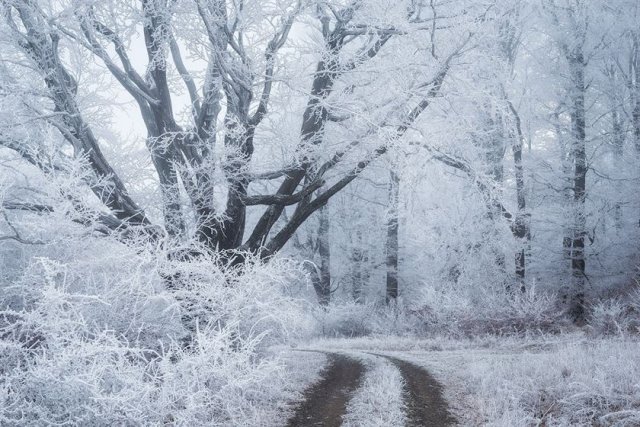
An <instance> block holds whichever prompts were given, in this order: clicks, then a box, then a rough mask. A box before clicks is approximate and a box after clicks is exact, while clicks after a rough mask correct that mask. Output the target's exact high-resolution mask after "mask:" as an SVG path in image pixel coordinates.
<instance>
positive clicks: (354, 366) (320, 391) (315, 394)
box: [287, 353, 365, 427]
mask: <svg viewBox="0 0 640 427" xmlns="http://www.w3.org/2000/svg"><path fill="white" fill-rule="evenodd" d="M325 354H326V355H327V358H328V359H329V363H328V365H327V367H326V368H325V369H324V371H323V373H322V377H321V379H320V381H318V382H316V383H315V384H313V385H312V386H311V387H309V388H308V389H307V390H306V391H305V392H304V400H303V401H302V403H301V404H300V406H298V408H297V409H296V411H295V412H294V414H293V416H292V417H291V418H290V419H289V421H288V422H287V426H288V427H302V426H326V427H339V426H340V425H342V417H343V415H344V414H345V412H346V409H347V404H348V403H349V400H350V399H351V395H352V394H353V392H354V391H355V390H356V389H357V388H358V387H359V386H360V384H361V382H362V377H363V374H364V372H365V367H364V365H363V364H362V363H361V362H359V361H358V360H356V359H352V358H350V357H347V356H344V355H342V354H338V353H325Z"/></svg>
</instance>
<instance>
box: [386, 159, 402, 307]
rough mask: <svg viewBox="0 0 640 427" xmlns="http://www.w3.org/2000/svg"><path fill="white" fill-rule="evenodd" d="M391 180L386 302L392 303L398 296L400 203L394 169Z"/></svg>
mask: <svg viewBox="0 0 640 427" xmlns="http://www.w3.org/2000/svg"><path fill="white" fill-rule="evenodd" d="M389 175H390V180H389V214H388V215H389V218H388V219H387V244H386V250H387V256H386V259H387V261H386V264H387V291H386V302H387V304H390V303H392V302H395V301H396V300H397V298H398V204H399V198H400V177H399V176H398V175H397V174H396V173H395V172H393V171H391V172H390V174H389Z"/></svg>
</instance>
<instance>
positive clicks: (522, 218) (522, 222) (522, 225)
mask: <svg viewBox="0 0 640 427" xmlns="http://www.w3.org/2000/svg"><path fill="white" fill-rule="evenodd" d="M507 103H508V105H509V109H510V110H511V114H512V115H513V117H514V119H515V124H516V135H515V138H513V139H512V140H513V142H512V145H511V152H512V153H513V164H514V169H515V175H516V199H517V205H518V211H517V213H516V216H515V220H514V224H513V235H514V237H515V238H516V240H517V243H518V248H517V249H516V254H515V269H516V270H515V271H516V280H517V281H518V285H519V288H520V291H521V292H524V291H526V284H525V279H526V268H527V260H526V256H527V249H528V247H529V243H530V240H531V231H530V228H529V216H528V214H527V202H526V199H525V185H524V167H523V165H522V145H523V142H524V136H523V134H522V121H521V120H520V114H518V111H517V110H516V109H515V107H514V106H513V104H512V103H511V101H509V100H507Z"/></svg>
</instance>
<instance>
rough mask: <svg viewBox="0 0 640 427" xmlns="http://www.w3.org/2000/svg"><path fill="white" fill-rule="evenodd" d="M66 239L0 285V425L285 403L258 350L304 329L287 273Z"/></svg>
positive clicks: (245, 418) (294, 275)
mask: <svg viewBox="0 0 640 427" xmlns="http://www.w3.org/2000/svg"><path fill="white" fill-rule="evenodd" d="M70 228H71V229H73V227H70ZM71 234H72V235H66V239H61V240H59V241H58V244H57V245H56V247H55V250H54V248H52V247H41V248H36V249H33V251H34V252H32V253H30V254H29V253H27V255H28V256H27V261H28V262H27V263H26V264H25V265H26V267H24V268H23V269H22V270H21V272H20V273H21V274H16V275H15V277H17V279H16V280H14V281H13V282H11V283H2V284H1V286H2V291H3V292H2V297H1V298H2V301H1V312H0V338H1V341H0V371H1V375H0V396H1V397H0V424H2V425H49V424H70V425H140V424H145V425H148V424H154V425H161V424H164V423H169V424H175V425H203V424H206V425H259V424H264V423H267V424H269V423H274V422H275V420H277V419H278V417H279V416H280V414H278V412H277V411H278V405H277V404H275V403H277V402H283V401H286V400H287V399H289V398H291V396H288V395H287V394H286V393H287V392H286V391H283V390H286V389H287V387H286V377H285V375H284V371H283V368H282V364H281V362H280V361H279V360H278V359H277V358H274V357H273V356H269V355H268V354H267V352H265V348H266V347H267V346H269V345H272V344H279V343H285V342H288V341H289V340H291V339H294V338H299V337H303V336H306V335H308V334H310V333H311V331H313V330H314V329H315V323H314V321H313V319H312V318H311V317H310V316H308V315H307V314H306V313H308V311H309V309H308V307H307V305H306V303H305V302H304V300H302V299H301V298H299V297H298V290H297V289H298V288H299V287H304V286H305V283H304V281H305V280H306V277H305V275H304V273H303V271H302V269H301V268H299V266H298V265H297V264H295V263H293V262H291V261H288V260H285V259H274V260H273V262H271V263H269V264H263V263H260V262H258V261H257V260H251V259H250V260H248V261H247V263H246V266H245V268H244V269H242V270H240V269H231V268H224V267H221V265H222V264H221V263H219V262H217V260H216V259H213V258H211V257H204V256H203V257H200V258H197V259H193V260H191V261H188V262H187V261H184V262H168V261H166V260H167V253H166V252H165V251H163V250H162V249H161V248H159V247H154V246H149V245H148V244H147V243H144V242H140V244H138V245H123V244H122V243H119V242H117V241H115V240H112V239H110V238H93V237H90V238H85V239H78V238H77V236H75V235H73V232H71ZM169 274H173V275H174V277H179V283H180V285H181V286H180V287H178V288H176V289H175V290H171V289H167V288H166V287H165V282H166V278H167V277H169V276H168V275H169ZM187 320H188V321H190V322H191V323H189V322H188V321H187ZM187 337H189V338H188V339H187ZM185 342H188V343H189V346H188V347H185V345H184V344H185Z"/></svg>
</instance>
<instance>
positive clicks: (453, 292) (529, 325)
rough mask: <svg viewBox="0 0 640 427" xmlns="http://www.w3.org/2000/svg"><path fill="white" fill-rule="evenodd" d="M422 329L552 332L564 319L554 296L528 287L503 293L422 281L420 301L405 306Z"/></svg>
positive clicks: (465, 333) (467, 333) (431, 331)
mask: <svg viewBox="0 0 640 427" xmlns="http://www.w3.org/2000/svg"><path fill="white" fill-rule="evenodd" d="M408 310H410V312H411V314H412V315H413V316H414V317H415V318H416V320H414V322H415V323H416V324H417V325H418V326H417V327H418V328H419V329H420V330H421V332H423V333H427V334H434V333H435V334H438V333H445V334H454V335H463V336H472V335H477V334H486V333H490V334H520V333H524V332H527V331H533V332H538V331H540V332H554V331H557V330H559V329H560V328H561V327H562V326H563V325H564V324H565V323H566V321H565V320H563V318H562V316H561V314H562V312H561V310H558V308H557V304H556V299H555V296H554V295H552V294H546V293H541V292H538V291H537V290H536V288H535V287H531V288H530V289H529V290H527V292H525V293H514V294H512V295H509V294H505V292H504V290H502V289H493V288H492V287H490V286H477V287H476V288H472V287H464V286H459V287H450V288H446V287H442V286H440V287H437V286H431V285H428V284H425V287H424V292H423V294H422V297H421V298H420V302H417V303H414V305H413V306H412V307H408Z"/></svg>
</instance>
